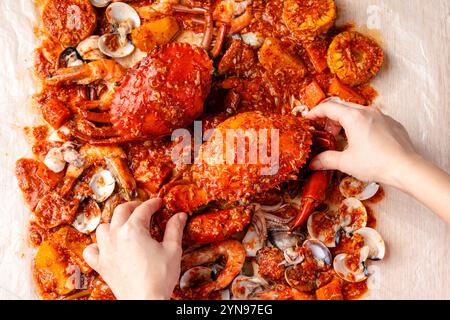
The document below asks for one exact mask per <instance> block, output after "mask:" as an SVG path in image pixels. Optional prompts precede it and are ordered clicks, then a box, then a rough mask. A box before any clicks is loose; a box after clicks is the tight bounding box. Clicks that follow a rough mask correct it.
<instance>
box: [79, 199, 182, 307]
mask: <svg viewBox="0 0 450 320" xmlns="http://www.w3.org/2000/svg"><path fill="white" fill-rule="evenodd" d="M160 207H161V200H160V199H152V200H149V201H147V202H144V203H141V202H138V201H134V202H128V203H126V204H122V205H119V206H118V207H117V208H116V209H115V210H114V215H113V217H112V220H111V224H102V225H100V226H99V227H98V228H97V233H96V235H97V244H92V245H90V246H88V247H87V248H86V249H85V250H84V253H83V256H84V259H85V260H86V262H87V263H88V264H89V265H90V266H91V267H92V268H93V269H94V270H95V271H97V272H98V273H99V274H100V276H101V277H102V278H103V279H104V280H105V281H106V283H107V284H108V285H109V286H110V288H111V290H112V291H113V293H114V295H115V296H116V297H117V298H118V299H120V300H122V299H123V300H131V299H136V300H138V299H139V300H141V299H142V300H156V299H169V298H170V296H171V295H172V291H173V289H174V288H175V285H176V284H177V281H178V278H179V275H180V264H181V254H182V249H181V241H182V236H183V229H184V226H185V223H186V219H187V216H186V214H185V213H179V214H177V215H175V216H173V217H172V218H171V219H170V220H169V222H168V223H167V227H166V232H165V235H164V240H163V242H162V243H159V242H157V241H156V240H154V239H152V237H151V236H150V231H149V226H150V221H151V217H152V215H153V213H155V212H156V211H158V209H159V208H160Z"/></svg>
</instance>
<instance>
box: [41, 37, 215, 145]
mask: <svg viewBox="0 0 450 320" xmlns="http://www.w3.org/2000/svg"><path fill="white" fill-rule="evenodd" d="M211 72H212V61H211V60H210V58H209V56H208V54H207V53H206V51H205V50H204V49H202V48H200V47H196V46H192V45H189V44H179V43H173V44H168V45H166V46H163V47H162V48H160V50H158V51H156V52H154V53H152V54H149V55H148V56H147V57H146V58H144V59H143V60H142V61H141V62H140V63H139V64H138V65H136V66H135V67H134V68H132V69H130V70H129V71H128V72H125V71H124V70H123V68H122V67H121V66H120V65H119V64H118V63H117V62H115V61H114V60H106V59H102V60H97V61H93V62H90V63H87V64H84V65H81V66H77V67H69V68H64V69H59V70H58V71H57V72H56V73H55V74H54V75H53V76H52V77H51V78H50V79H48V80H47V84H50V85H59V84H64V83H78V84H90V83H99V82H105V83H106V85H107V87H108V91H107V92H106V93H105V94H103V95H102V97H101V98H100V99H99V100H95V101H88V102H87V103H84V104H83V105H82V106H81V107H79V115H78V116H76V117H75V119H73V120H72V122H71V126H72V128H73V131H74V134H75V135H76V136H77V137H78V138H80V139H82V140H85V141H88V142H89V143H91V144H114V143H122V142H128V141H138V140H145V139H147V138H150V137H159V136H164V135H168V134H170V133H171V132H172V131H173V130H174V129H177V128H183V127H186V126H188V125H189V124H191V123H192V122H193V121H194V120H195V119H196V118H197V117H199V116H200V115H201V114H202V112H203V104H204V101H205V99H206V97H207V96H208V94H209V91H210V87H211ZM117 83H121V85H120V86H118V87H117ZM96 124H102V125H101V126H98V125H96Z"/></svg>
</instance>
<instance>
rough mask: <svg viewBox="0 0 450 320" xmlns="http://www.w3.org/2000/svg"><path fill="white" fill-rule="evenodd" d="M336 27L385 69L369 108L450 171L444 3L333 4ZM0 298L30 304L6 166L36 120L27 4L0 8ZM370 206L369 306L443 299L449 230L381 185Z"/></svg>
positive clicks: (372, 0)
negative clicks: (381, 58) (361, 41)
mask: <svg viewBox="0 0 450 320" xmlns="http://www.w3.org/2000/svg"><path fill="white" fill-rule="evenodd" d="M337 4H338V8H339V15H340V20H339V21H341V22H354V23H355V24H356V26H357V27H358V29H359V30H361V31H362V32H364V33H367V34H369V35H372V36H373V37H375V38H376V39H377V40H378V41H379V42H381V44H382V46H383V47H384V49H385V52H386V57H387V59H386V63H385V65H384V68H383V70H382V72H381V73H380V75H379V76H378V77H377V78H376V80H375V81H374V82H373V84H374V86H375V87H376V88H377V89H378V91H379V93H380V97H379V99H378V100H377V104H379V105H380V107H381V108H382V109H383V110H384V111H385V112H387V113H388V114H389V115H391V116H392V117H394V118H395V119H397V120H398V121H400V122H401V123H402V124H404V125H405V126H406V127H407V129H408V131H409V132H410V135H411V137H412V139H413V140H414V142H415V144H416V145H417V148H418V149H419V150H420V151H421V152H422V153H423V154H424V155H425V156H426V157H427V158H429V159H431V160H433V161H434V162H435V163H437V164H438V165H440V166H441V167H443V168H444V169H446V170H447V171H450V156H449V150H450V140H449V137H450V126H449V124H450V108H449V106H450V104H449V102H450V101H449V98H450V88H449V76H450V60H449V57H450V52H449V45H448V43H449V42H450V18H449V13H450V2H449V1H448V0H433V1H432V2H427V3H424V1H423V0H409V1H402V0H389V1H387V0H386V1H383V0H352V1H350V0H337ZM0 12H1V13H2V19H0V48H1V54H0V57H1V59H0V172H1V176H0V177H1V179H0V299H34V298H36V295H35V293H34V289H33V285H32V282H31V272H30V270H31V257H32V250H31V249H29V248H28V245H27V240H26V238H27V221H28V217H29V213H28V211H27V209H26V208H25V206H24V203H23V201H22V198H21V194H20V190H19V188H18V187H17V183H16V180H15V178H14V163H15V161H16V160H17V159H18V158H20V157H23V156H29V155H30V147H29V146H28V145H27V143H26V142H25V139H24V136H23V134H22V130H21V127H23V126H26V125H30V124H33V123H35V122H36V121H37V120H38V116H37V115H36V114H35V112H34V111H33V110H32V109H31V108H30V107H29V105H28V100H29V97H30V96H31V95H32V94H33V93H34V90H35V89H34V87H33V80H32V77H31V74H30V66H31V64H32V60H31V59H32V51H33V49H34V48H35V47H36V45H37V43H36V39H35V38H34V34H33V26H34V24H35V23H36V18H35V12H34V5H33V1H32V0H2V1H0ZM386 194H387V197H386V199H385V201H383V202H382V203H381V204H379V205H378V206H376V207H375V212H376V216H377V219H378V229H379V231H380V232H381V234H382V235H383V237H384V239H385V240H386V243H387V256H386V258H385V260H384V261H382V262H376V263H373V264H372V266H371V271H372V272H373V273H374V274H373V275H372V277H371V280H370V287H371V290H370V292H369V294H368V295H366V297H365V298H370V299H419V298H427V299H438V298H441V299H442V298H447V299H449V298H450V286H449V285H448V283H450V264H449V263H448V261H450V250H449V249H448V248H449V247H450V228H448V227H447V226H446V225H445V224H444V223H443V222H441V221H440V220H439V219H438V218H436V217H434V216H433V215H432V213H431V212H429V211H428V210H426V209H425V208H423V207H422V206H421V205H420V204H418V203H417V202H415V201H414V200H412V199H411V198H409V197H408V196H407V195H404V194H402V193H400V192H398V191H396V190H393V189H391V188H386Z"/></svg>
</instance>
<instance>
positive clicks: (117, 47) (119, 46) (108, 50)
mask: <svg viewBox="0 0 450 320" xmlns="http://www.w3.org/2000/svg"><path fill="white" fill-rule="evenodd" d="M98 47H99V49H100V51H101V52H102V53H103V54H105V55H107V56H108V57H111V58H123V57H126V56H129V55H130V54H132V53H133V51H134V49H135V47H134V45H133V44H132V43H131V42H130V41H128V39H127V38H125V39H121V38H120V37H119V35H117V34H113V33H109V34H105V35H103V36H101V37H100V40H99V42H98Z"/></svg>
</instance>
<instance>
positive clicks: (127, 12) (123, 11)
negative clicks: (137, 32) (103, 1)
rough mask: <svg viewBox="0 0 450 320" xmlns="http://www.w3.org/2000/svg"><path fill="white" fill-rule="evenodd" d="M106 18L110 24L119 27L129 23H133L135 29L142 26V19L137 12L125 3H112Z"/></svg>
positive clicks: (107, 10)
mask: <svg viewBox="0 0 450 320" xmlns="http://www.w3.org/2000/svg"><path fill="white" fill-rule="evenodd" d="M106 18H107V19H108V21H109V23H111V24H112V25H115V26H119V25H120V24H121V23H123V22H127V21H129V22H130V23H131V27H132V28H133V29H134V28H137V27H140V26H141V18H140V17H139V14H138V13H137V11H136V10H135V9H134V8H133V7H132V6H130V5H128V4H126V3H124V2H114V3H111V5H110V6H109V7H108V8H107V9H106ZM129 31H131V30H129Z"/></svg>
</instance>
